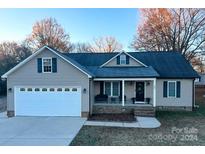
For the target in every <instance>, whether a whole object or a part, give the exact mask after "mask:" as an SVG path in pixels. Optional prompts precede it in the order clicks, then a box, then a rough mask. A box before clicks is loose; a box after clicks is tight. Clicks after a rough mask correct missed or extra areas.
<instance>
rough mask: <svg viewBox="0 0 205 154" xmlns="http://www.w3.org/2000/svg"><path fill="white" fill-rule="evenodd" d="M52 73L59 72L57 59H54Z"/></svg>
mask: <svg viewBox="0 0 205 154" xmlns="http://www.w3.org/2000/svg"><path fill="white" fill-rule="evenodd" d="M52 72H53V73H56V72H57V58H52Z"/></svg>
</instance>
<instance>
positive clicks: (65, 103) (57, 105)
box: [14, 86, 81, 116]
mask: <svg viewBox="0 0 205 154" xmlns="http://www.w3.org/2000/svg"><path fill="white" fill-rule="evenodd" d="M14 97H15V98H14V99H15V115H17V116H80V115H81V88H79V87H23V86H22V87H16V88H15V96H14Z"/></svg>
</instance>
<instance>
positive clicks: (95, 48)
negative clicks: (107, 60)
mask: <svg viewBox="0 0 205 154" xmlns="http://www.w3.org/2000/svg"><path fill="white" fill-rule="evenodd" d="M121 50H122V44H120V43H119V42H118V41H117V40H116V38H114V37H112V36H105V37H99V38H95V39H94V43H93V44H92V52H116V51H121Z"/></svg>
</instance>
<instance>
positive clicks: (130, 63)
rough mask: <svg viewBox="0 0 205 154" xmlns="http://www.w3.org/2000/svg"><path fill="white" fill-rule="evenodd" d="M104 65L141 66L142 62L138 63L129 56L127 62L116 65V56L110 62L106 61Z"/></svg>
mask: <svg viewBox="0 0 205 154" xmlns="http://www.w3.org/2000/svg"><path fill="white" fill-rule="evenodd" d="M105 66H106V67H110V66H111V67H112V66H119V67H120V66H142V64H140V63H138V62H137V61H135V60H134V59H133V58H131V57H130V58H129V64H126V65H117V57H116V58H114V59H112V60H111V61H110V62H108V63H107V64H106V65H105Z"/></svg>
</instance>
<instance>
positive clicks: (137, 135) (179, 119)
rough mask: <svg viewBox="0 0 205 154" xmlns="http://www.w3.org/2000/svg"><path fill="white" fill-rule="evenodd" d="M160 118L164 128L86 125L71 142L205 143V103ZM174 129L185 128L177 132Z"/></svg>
mask: <svg viewBox="0 0 205 154" xmlns="http://www.w3.org/2000/svg"><path fill="white" fill-rule="evenodd" d="M157 119H158V120H159V121H160V122H161V127H159V128H155V129H144V128H143V129H142V128H117V127H97V126H83V128H82V129H81V130H80V132H79V133H78V135H77V136H76V137H75V139H74V140H73V141H72V143H71V145H73V146H74V145H87V146H91V145H96V146H97V145H99V146H103V145H104V146H109V145H110V146H111V145H116V146H117V145H130V146H135V145H205V105H202V104H201V105H200V108H199V109H198V110H197V111H193V112H185V111H160V112H157ZM174 128H177V129H178V130H179V129H184V130H183V131H182V132H181V133H179V132H178V133H176V132H172V130H173V129H174ZM186 129H189V131H191V130H192V131H193V130H197V131H198V132H194V133H187V132H185V130H186ZM169 135H170V136H169ZM156 137H159V138H156ZM160 137H163V138H161V139H160ZM170 137H173V138H172V140H171V138H170ZM174 137H176V138H174ZM196 137H197V138H196ZM183 139H185V140H183Z"/></svg>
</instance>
